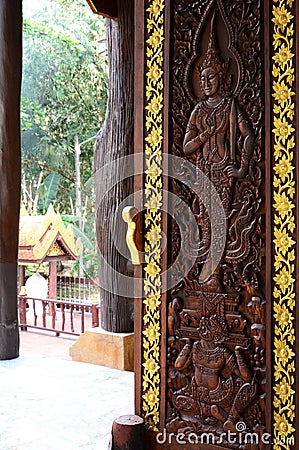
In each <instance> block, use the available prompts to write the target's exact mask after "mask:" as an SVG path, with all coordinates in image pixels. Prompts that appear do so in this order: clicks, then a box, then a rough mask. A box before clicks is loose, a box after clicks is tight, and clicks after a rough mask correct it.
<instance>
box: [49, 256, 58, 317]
mask: <svg viewBox="0 0 299 450" xmlns="http://www.w3.org/2000/svg"><path fill="white" fill-rule="evenodd" d="M49 266H50V267H49V298H52V299H57V261H50V264H49ZM54 310H55V304H54V303H50V305H49V314H50V315H51V316H53V315H54V313H55V311H54Z"/></svg>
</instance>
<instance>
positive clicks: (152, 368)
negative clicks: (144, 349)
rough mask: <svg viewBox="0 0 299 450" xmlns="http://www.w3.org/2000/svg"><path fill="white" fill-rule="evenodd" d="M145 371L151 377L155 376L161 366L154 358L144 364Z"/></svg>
mask: <svg viewBox="0 0 299 450" xmlns="http://www.w3.org/2000/svg"><path fill="white" fill-rule="evenodd" d="M142 365H143V367H144V368H145V370H146V371H147V372H148V373H149V375H150V377H152V376H153V375H155V373H157V372H158V370H159V368H160V366H159V364H157V363H156V361H155V360H154V359H152V358H149V359H148V360H146V361H145V363H143V364H142Z"/></svg>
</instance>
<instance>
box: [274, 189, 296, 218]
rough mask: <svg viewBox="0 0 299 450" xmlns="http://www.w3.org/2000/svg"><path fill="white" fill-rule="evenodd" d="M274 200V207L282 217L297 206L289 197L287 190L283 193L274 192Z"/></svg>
mask: <svg viewBox="0 0 299 450" xmlns="http://www.w3.org/2000/svg"><path fill="white" fill-rule="evenodd" d="M274 200H275V204H274V208H275V209H276V210H277V212H278V214H280V216H281V217H282V218H284V217H285V216H286V214H288V213H290V212H291V211H292V209H293V208H294V207H295V205H294V204H293V203H292V202H291V201H290V200H289V199H288V197H287V196H286V194H285V192H283V193H282V194H277V193H274Z"/></svg>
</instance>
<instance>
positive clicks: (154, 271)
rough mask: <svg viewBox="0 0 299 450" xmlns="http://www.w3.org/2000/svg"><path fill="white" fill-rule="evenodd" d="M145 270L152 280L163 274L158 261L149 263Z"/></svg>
mask: <svg viewBox="0 0 299 450" xmlns="http://www.w3.org/2000/svg"><path fill="white" fill-rule="evenodd" d="M144 270H145V272H146V273H147V274H148V275H149V276H150V278H151V279H153V278H155V277H156V276H157V275H158V274H159V273H160V272H161V268H160V267H159V266H158V264H157V263H156V261H151V262H149V263H148V264H147V266H146V267H145V269H144Z"/></svg>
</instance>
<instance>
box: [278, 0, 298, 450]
mask: <svg viewBox="0 0 299 450" xmlns="http://www.w3.org/2000/svg"><path fill="white" fill-rule="evenodd" d="M294 3H295V2H294V1H293V0H287V1H276V2H274V3H273V11H272V21H273V24H274V28H273V52H274V55H273V59H272V62H273V65H272V76H273V86H272V88H273V91H272V95H273V99H274V105H273V135H274V143H273V148H274V164H275V165H274V176H273V205H274V291H273V297H274V304H273V309H274V401H273V406H274V437H275V442H276V443H275V444H274V447H273V448H275V449H276V450H278V449H290V448H294V445H295V424H294V421H295V398H294V395H295V390H294V389H295V388H294V383H295V370H296V368H295V240H294V232H295V229H296V220H295V212H294V211H295V166H294V164H295V158H294V152H295V145H296V144H295V127H294V114H295V102H294V95H295V83H296V80H295V69H294V57H295V45H294V44H295V43H294V37H295V29H294V27H295V14H294V10H293V7H294Z"/></svg>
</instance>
